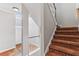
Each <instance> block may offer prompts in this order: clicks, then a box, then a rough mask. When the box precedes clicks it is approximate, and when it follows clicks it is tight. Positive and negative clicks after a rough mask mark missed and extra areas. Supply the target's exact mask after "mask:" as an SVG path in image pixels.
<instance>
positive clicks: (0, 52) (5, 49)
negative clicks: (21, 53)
mask: <svg viewBox="0 0 79 59" xmlns="http://www.w3.org/2000/svg"><path fill="white" fill-rule="evenodd" d="M14 48H16V47H11V48H8V49H5V50H1V51H0V53H3V52H6V51H8V50H11V49H14Z"/></svg>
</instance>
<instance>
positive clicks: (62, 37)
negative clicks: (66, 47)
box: [54, 36, 79, 39]
mask: <svg viewBox="0 0 79 59" xmlns="http://www.w3.org/2000/svg"><path fill="white" fill-rule="evenodd" d="M54 38H56V39H79V37H75V36H74V37H67V36H66V37H65V36H54Z"/></svg>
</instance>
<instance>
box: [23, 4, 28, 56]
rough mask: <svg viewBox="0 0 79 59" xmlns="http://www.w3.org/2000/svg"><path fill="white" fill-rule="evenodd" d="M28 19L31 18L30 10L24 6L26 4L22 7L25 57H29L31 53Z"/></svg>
mask: <svg viewBox="0 0 79 59" xmlns="http://www.w3.org/2000/svg"><path fill="white" fill-rule="evenodd" d="M28 17H29V13H28V10H27V9H26V7H25V6H24V4H23V5H22V21H23V22H22V24H23V26H22V36H23V40H22V41H23V42H22V43H23V55H24V56H25V55H28V53H29V50H28V49H29V48H28V44H29V40H28Z"/></svg>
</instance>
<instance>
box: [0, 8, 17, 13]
mask: <svg viewBox="0 0 79 59" xmlns="http://www.w3.org/2000/svg"><path fill="white" fill-rule="evenodd" d="M0 11H2V12H6V13H9V14H13V13H16V12H15V11H12V10H7V9H3V8H0Z"/></svg>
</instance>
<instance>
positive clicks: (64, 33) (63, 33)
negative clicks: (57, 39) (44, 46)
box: [55, 32, 79, 35]
mask: <svg viewBox="0 0 79 59" xmlns="http://www.w3.org/2000/svg"><path fill="white" fill-rule="evenodd" d="M55 34H62V35H79V33H68V32H56V33H55Z"/></svg>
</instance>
